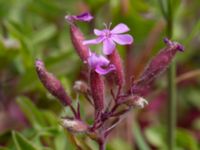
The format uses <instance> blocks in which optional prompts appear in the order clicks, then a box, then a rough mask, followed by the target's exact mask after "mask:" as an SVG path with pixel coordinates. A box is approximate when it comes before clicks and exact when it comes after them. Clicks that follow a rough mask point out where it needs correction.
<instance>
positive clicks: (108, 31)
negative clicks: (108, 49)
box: [104, 29, 111, 38]
mask: <svg viewBox="0 0 200 150" xmlns="http://www.w3.org/2000/svg"><path fill="white" fill-rule="evenodd" d="M104 36H105V37H106V38H111V32H110V30H108V29H105V31H104Z"/></svg>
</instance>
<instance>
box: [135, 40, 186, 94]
mask: <svg viewBox="0 0 200 150" xmlns="http://www.w3.org/2000/svg"><path fill="white" fill-rule="evenodd" d="M164 42H165V43H166V44H167V46H166V47H165V48H163V49H162V50H161V51H160V52H159V53H158V54H157V55H156V56H155V57H154V58H153V59H152V60H151V61H150V63H149V64H148V66H147V67H146V69H145V70H144V71H143V73H142V74H141V75H140V78H139V80H138V81H136V82H135V83H134V85H133V87H132V93H137V92H140V91H141V90H142V89H143V88H144V87H146V86H148V84H149V83H150V82H152V81H153V80H154V79H155V78H156V77H157V76H158V75H160V74H161V73H162V72H164V71H165V70H166V69H167V67H168V66H169V64H170V63H171V61H172V60H173V58H174V57H175V55H176V52H177V51H181V52H182V51H183V50H184V47H183V46H182V45H181V44H179V43H176V42H172V41H170V40H169V39H166V38H165V39H164Z"/></svg>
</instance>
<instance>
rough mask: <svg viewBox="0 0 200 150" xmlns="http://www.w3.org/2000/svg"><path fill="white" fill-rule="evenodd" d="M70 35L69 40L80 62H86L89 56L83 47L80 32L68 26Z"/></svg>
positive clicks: (82, 37)
mask: <svg viewBox="0 0 200 150" xmlns="http://www.w3.org/2000/svg"><path fill="white" fill-rule="evenodd" d="M70 35H71V40H72V44H73V46H74V48H75V49H76V52H77V53H78V55H79V56H80V58H81V60H82V61H86V60H87V58H88V56H89V48H88V46H87V45H83V44H82V43H83V41H84V36H83V34H82V32H81V31H80V30H79V28H78V27H76V25H74V24H71V25H70Z"/></svg>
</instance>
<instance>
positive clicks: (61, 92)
mask: <svg viewBox="0 0 200 150" xmlns="http://www.w3.org/2000/svg"><path fill="white" fill-rule="evenodd" d="M35 67H36V71H37V74H38V76H39V78H40V81H41V82H42V84H43V86H44V87H45V88H46V89H47V90H48V91H49V92H50V93H51V94H52V95H53V96H55V97H56V98H58V99H59V100H60V101H61V103H62V104H63V105H65V106H66V105H70V104H71V99H70V98H69V96H68V95H67V93H66V92H65V89H64V88H63V86H62V85H61V83H60V81H59V80H58V79H56V77H54V76H53V74H51V73H49V72H48V71H47V70H46V68H45V66H44V63H43V62H42V61H41V60H36V62H35Z"/></svg>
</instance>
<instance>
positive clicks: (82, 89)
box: [73, 80, 89, 93]
mask: <svg viewBox="0 0 200 150" xmlns="http://www.w3.org/2000/svg"><path fill="white" fill-rule="evenodd" d="M73 89H74V90H75V91H76V92H78V93H87V92H88V90H89V87H88V85H87V84H86V83H85V82H84V81H80V80H79V81H76V82H75V83H74V86H73Z"/></svg>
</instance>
